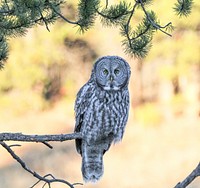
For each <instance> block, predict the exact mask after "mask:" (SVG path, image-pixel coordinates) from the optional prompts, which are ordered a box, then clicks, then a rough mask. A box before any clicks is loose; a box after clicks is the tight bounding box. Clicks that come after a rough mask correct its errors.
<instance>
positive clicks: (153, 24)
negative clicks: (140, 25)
mask: <svg viewBox="0 0 200 188" xmlns="http://www.w3.org/2000/svg"><path fill="white" fill-rule="evenodd" d="M138 1H139V2H140V4H141V7H142V10H143V12H144V13H145V15H146V17H147V19H148V20H149V22H150V23H151V25H152V26H153V27H154V28H156V29H158V30H160V31H161V32H163V33H164V34H166V35H168V36H170V37H171V36H172V35H171V34H169V33H167V32H166V31H164V30H162V29H161V28H166V27H167V26H168V25H170V24H171V22H170V23H168V24H166V25H165V26H160V25H158V24H156V23H155V22H154V21H152V19H151V18H150V17H149V14H148V13H147V11H146V9H145V8H144V4H143V2H142V0H138Z"/></svg>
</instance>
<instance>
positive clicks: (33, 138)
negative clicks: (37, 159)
mask: <svg viewBox="0 0 200 188" xmlns="http://www.w3.org/2000/svg"><path fill="white" fill-rule="evenodd" d="M78 138H82V136H81V133H71V134H52V135H25V134H22V133H0V141H22V142H40V143H43V144H44V143H46V142H50V141H55V142H63V141H67V140H73V139H78Z"/></svg>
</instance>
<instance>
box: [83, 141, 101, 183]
mask: <svg viewBox="0 0 200 188" xmlns="http://www.w3.org/2000/svg"><path fill="white" fill-rule="evenodd" d="M81 170H82V174H83V179H84V181H85V182H96V181H98V180H99V179H100V178H101V176H102V175H103V148H101V147H99V144H97V145H96V144H92V145H88V144H87V143H86V141H83V142H82V169H81Z"/></svg>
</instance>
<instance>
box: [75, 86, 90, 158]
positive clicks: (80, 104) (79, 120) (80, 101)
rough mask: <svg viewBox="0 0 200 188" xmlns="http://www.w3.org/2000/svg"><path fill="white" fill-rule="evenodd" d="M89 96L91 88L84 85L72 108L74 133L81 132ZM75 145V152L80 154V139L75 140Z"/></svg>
mask: <svg viewBox="0 0 200 188" xmlns="http://www.w3.org/2000/svg"><path fill="white" fill-rule="evenodd" d="M91 95H92V86H91V85H90V84H88V83H87V84H85V85H84V86H83V87H82V88H81V89H80V90H79V92H78V94H77V97H76V101H75V108H74V110H75V118H76V124H75V129H74V132H81V128H82V124H83V121H84V114H85V112H86V110H87V109H88V105H89V103H90V100H91ZM75 143H76V150H77V152H78V153H80V154H81V153H82V151H81V144H82V139H76V140H75Z"/></svg>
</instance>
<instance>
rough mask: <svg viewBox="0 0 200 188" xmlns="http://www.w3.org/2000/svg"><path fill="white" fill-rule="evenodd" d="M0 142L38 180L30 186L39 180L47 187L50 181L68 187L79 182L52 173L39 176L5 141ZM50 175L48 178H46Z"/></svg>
mask: <svg viewBox="0 0 200 188" xmlns="http://www.w3.org/2000/svg"><path fill="white" fill-rule="evenodd" d="M0 144H1V145H2V147H4V148H5V149H6V150H7V152H8V153H9V154H10V155H11V156H12V157H13V158H14V159H15V160H16V161H17V162H18V163H19V164H20V165H21V166H22V168H23V169H25V170H26V171H27V172H29V173H30V174H32V175H33V176H34V177H35V178H37V179H38V181H37V182H36V183H35V184H34V185H33V186H31V188H33V187H35V186H36V185H37V184H38V183H39V182H41V181H43V182H45V183H44V185H46V184H48V185H49V187H51V186H50V184H51V183H55V182H58V183H63V184H66V185H68V186H69V187H70V188H74V185H77V184H79V185H80V183H75V184H71V183H69V182H68V181H66V180H63V179H57V178H55V177H54V176H53V175H52V174H47V175H45V176H41V175H40V174H38V173H37V172H35V171H33V170H31V169H30V168H29V167H27V165H26V163H25V162H24V161H23V160H22V159H21V158H20V157H19V156H18V155H16V154H15V152H14V151H13V150H12V149H11V147H10V146H8V145H7V144H6V143H5V142H2V141H0ZM48 177H50V178H48Z"/></svg>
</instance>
